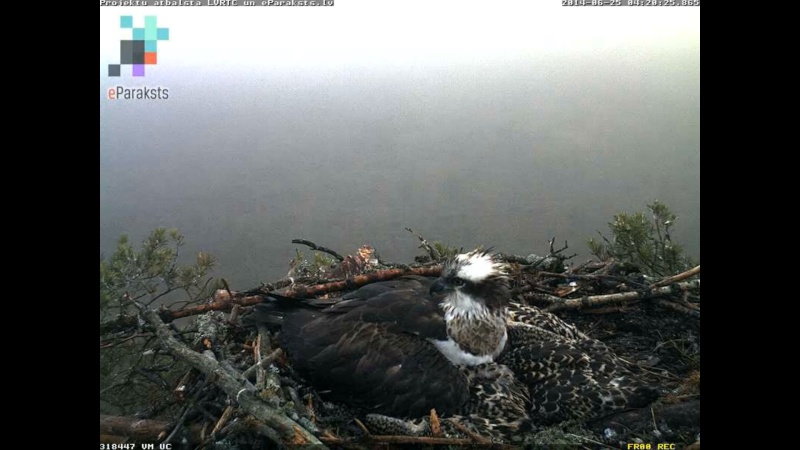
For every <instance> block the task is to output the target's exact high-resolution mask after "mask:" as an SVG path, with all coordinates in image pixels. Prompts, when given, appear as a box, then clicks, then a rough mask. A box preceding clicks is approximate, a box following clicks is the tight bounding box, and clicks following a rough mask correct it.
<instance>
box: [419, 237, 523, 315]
mask: <svg viewBox="0 0 800 450" xmlns="http://www.w3.org/2000/svg"><path fill="white" fill-rule="evenodd" d="M508 291H509V279H508V276H507V274H506V265H505V264H504V263H503V262H502V261H500V260H499V259H498V258H497V257H496V256H495V255H494V254H492V253H490V252H489V251H488V250H481V249H478V250H473V251H471V252H469V253H464V254H461V255H457V256H455V257H454V258H451V259H449V260H447V261H446V262H445V263H444V266H443V267H442V275H441V277H440V278H439V279H438V280H436V282H435V283H434V284H433V286H431V290H430V292H431V295H432V296H437V295H444V298H443V299H442V307H443V308H444V310H445V313H446V314H447V315H448V316H450V318H452V317H453V316H466V317H468V318H474V317H475V316H476V315H485V314H489V313H492V312H494V311H497V310H501V309H503V310H504V309H505V308H506V306H507V305H508V300H509V292H508Z"/></svg>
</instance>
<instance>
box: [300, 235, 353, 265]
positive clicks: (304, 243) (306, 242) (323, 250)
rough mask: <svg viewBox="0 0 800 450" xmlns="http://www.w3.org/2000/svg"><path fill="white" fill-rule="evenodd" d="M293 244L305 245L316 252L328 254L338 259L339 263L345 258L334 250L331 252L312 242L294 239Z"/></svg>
mask: <svg viewBox="0 0 800 450" xmlns="http://www.w3.org/2000/svg"><path fill="white" fill-rule="evenodd" d="M292 244H301V245H305V246H306V247H308V248H310V249H311V250H316V251H318V252H322V253H327V254H329V255H331V256H333V257H334V258H336V259H337V260H339V261H344V256H342V255H340V254H338V253H336V252H335V251H333V250H331V249H329V248H327V247H323V246H321V245H317V244H315V243H313V242H311V241H308V240H305V239H292Z"/></svg>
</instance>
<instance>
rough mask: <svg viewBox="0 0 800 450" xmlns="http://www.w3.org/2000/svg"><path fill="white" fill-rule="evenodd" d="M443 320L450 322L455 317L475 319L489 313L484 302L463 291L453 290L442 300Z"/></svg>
mask: <svg viewBox="0 0 800 450" xmlns="http://www.w3.org/2000/svg"><path fill="white" fill-rule="evenodd" d="M442 309H443V310H444V320H445V321H447V322H450V321H451V320H453V319H455V318H456V317H459V318H463V319H466V320H475V319H477V318H479V317H484V316H487V315H489V310H488V309H487V308H486V306H485V305H484V304H482V303H481V302H479V301H477V300H475V299H474V298H472V297H471V296H469V295H467V294H464V293H463V292H459V291H454V292H453V293H451V294H450V295H448V296H447V298H446V299H445V300H444V302H442Z"/></svg>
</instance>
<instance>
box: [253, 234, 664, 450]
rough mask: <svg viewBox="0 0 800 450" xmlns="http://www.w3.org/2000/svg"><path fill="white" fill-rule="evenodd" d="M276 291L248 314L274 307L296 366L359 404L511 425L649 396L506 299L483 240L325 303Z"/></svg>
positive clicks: (499, 270) (593, 350)
mask: <svg viewBox="0 0 800 450" xmlns="http://www.w3.org/2000/svg"><path fill="white" fill-rule="evenodd" d="M277 300H278V302H276V304H262V305H257V306H256V307H255V311H254V314H253V315H251V316H250V318H249V321H267V322H273V323H274V322H275V318H276V317H280V323H281V325H282V327H281V333H280V338H279V342H280V346H281V347H282V348H283V349H284V350H285V351H286V353H287V354H288V356H289V359H290V360H291V362H292V366H293V367H294V368H295V369H296V370H297V371H298V372H299V373H300V374H301V375H303V376H304V377H306V378H307V379H308V380H309V381H310V382H311V383H312V384H313V385H314V386H315V388H316V389H317V390H318V391H319V392H320V393H324V394H327V396H328V397H329V398H331V399H332V400H336V401H340V402H343V403H348V404H350V405H353V406H356V407H359V408H362V409H363V410H365V411H366V412H371V413H377V414H380V415H385V416H391V417H397V418H418V417H422V416H424V415H427V414H428V413H429V412H430V410H431V409H432V408H435V409H436V410H437V412H439V414H441V415H443V416H446V415H467V416H468V417H469V418H470V419H471V420H470V421H471V423H473V424H475V425H479V428H481V429H482V430H484V431H489V432H490V433H492V432H494V431H497V432H499V433H505V435H506V436H507V435H508V434H509V433H515V432H516V431H518V430H520V429H524V428H526V427H527V426H528V425H529V423H530V422H531V421H532V422H537V423H544V422H552V421H555V420H560V419H566V418H583V419H589V418H595V417H598V416H600V415H603V414H606V413H608V412H612V411H614V410H618V409H623V408H627V407H635V406H644V405H645V404H646V403H648V402H649V401H650V400H652V399H653V395H651V394H653V392H654V391H653V390H652V389H648V388H646V387H645V386H643V385H642V383H640V382H639V381H637V380H636V379H635V378H634V377H633V376H632V374H631V372H630V371H629V370H628V369H627V368H626V367H625V364H624V363H623V362H622V361H621V360H620V359H619V358H617V357H616V356H615V355H614V354H613V352H611V350H609V349H608V348H607V347H606V346H605V345H604V344H603V343H601V342H599V341H597V340H594V339H592V338H590V337H588V336H586V335H585V334H583V333H581V332H580V331H579V330H577V328H575V327H574V326H573V325H570V324H568V323H566V322H564V321H562V320H561V319H559V318H558V317H556V316H554V315H552V314H549V313H546V312H543V311H541V310H539V309H538V308H535V307H532V306H526V305H522V304H519V303H516V302H511V301H510V281H509V278H508V275H507V273H506V270H505V265H504V264H503V263H502V262H501V261H500V260H499V259H498V258H497V257H496V256H495V255H493V254H491V253H489V252H487V251H484V250H475V251H472V252H469V253H466V254H462V255H458V256H456V257H454V258H451V259H449V260H448V261H446V262H445V263H444V265H443V268H442V273H441V276H440V277H439V278H438V279H435V278H429V277H421V276H413V275H411V276H404V277H401V278H398V279H396V280H392V281H385V282H378V283H373V284H369V285H366V286H364V287H361V288H360V289H358V290H356V291H353V292H350V293H348V294H345V295H344V296H343V297H342V298H341V300H340V301H338V302H337V303H335V304H334V305H332V306H328V307H325V308H324V309H319V305H315V304H314V302H313V301H309V302H306V304H305V305H306V306H308V305H311V306H313V307H305V308H297V306H298V305H301V306H302V305H304V303H303V302H301V301H297V300H294V299H288V305H289V306H290V307H291V308H292V311H290V312H286V311H285V310H284V309H282V308H281V305H280V303H282V301H280V299H277ZM529 414H530V416H529Z"/></svg>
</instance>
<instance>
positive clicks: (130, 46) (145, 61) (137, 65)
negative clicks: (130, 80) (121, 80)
mask: <svg viewBox="0 0 800 450" xmlns="http://www.w3.org/2000/svg"><path fill="white" fill-rule="evenodd" d="M157 22H158V21H157V19H156V16H145V18H144V28H135V27H134V26H133V16H120V18H119V26H120V28H122V29H123V30H125V29H129V30H131V39H123V40H121V41H119V64H109V65H108V76H109V77H119V76H121V74H122V66H131V75H133V76H134V77H143V76H144V73H145V67H147V66H154V65H156V64H157V63H158V41H168V40H169V28H159V27H158V23H157ZM126 72H127V70H126Z"/></svg>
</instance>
